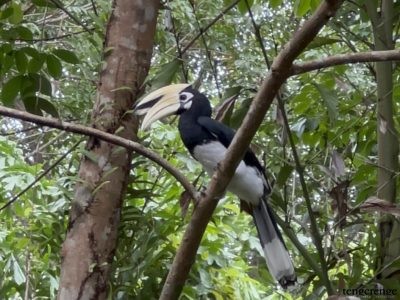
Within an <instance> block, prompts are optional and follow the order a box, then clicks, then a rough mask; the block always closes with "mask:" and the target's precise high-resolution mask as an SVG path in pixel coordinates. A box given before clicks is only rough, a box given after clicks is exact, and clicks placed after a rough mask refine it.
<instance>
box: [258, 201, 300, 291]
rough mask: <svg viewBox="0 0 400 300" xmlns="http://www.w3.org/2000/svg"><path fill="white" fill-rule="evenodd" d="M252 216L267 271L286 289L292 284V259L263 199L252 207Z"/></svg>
mask: <svg viewBox="0 0 400 300" xmlns="http://www.w3.org/2000/svg"><path fill="white" fill-rule="evenodd" d="M253 218H254V223H255V224H256V227H257V231H258V236H259V238H260V242H261V246H262V248H263V250H264V256H265V260H266V261H267V266H268V269H269V272H270V273H271V275H272V276H273V277H274V278H275V279H276V280H278V281H279V283H280V284H281V286H282V287H283V288H285V289H286V288H287V287H288V286H290V285H294V284H295V282H296V273H295V271H294V267H293V263H292V260H291V258H290V256H289V252H288V250H287V249H286V246H285V243H284V242H283V239H282V235H281V233H280V231H279V228H278V226H277V224H276V221H275V218H274V216H273V214H272V212H271V208H270V207H269V205H268V203H266V201H264V200H263V199H262V200H261V201H260V204H259V205H258V206H255V207H253Z"/></svg>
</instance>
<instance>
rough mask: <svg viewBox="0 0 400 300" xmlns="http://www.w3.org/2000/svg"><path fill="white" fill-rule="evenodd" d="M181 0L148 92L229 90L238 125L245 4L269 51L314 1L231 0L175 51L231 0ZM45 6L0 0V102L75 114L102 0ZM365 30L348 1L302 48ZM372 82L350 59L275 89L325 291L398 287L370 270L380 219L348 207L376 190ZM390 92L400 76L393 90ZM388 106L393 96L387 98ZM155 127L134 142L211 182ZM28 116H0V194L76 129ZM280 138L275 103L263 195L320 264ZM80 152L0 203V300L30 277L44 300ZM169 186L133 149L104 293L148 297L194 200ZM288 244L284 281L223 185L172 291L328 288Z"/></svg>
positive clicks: (328, 49)
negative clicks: (270, 184) (288, 285)
mask: <svg viewBox="0 0 400 300" xmlns="http://www.w3.org/2000/svg"><path fill="white" fill-rule="evenodd" d="M192 2H193V5H191V3H190V1H183V0H175V1H170V2H169V1H167V2H166V3H165V6H166V7H165V8H164V9H162V10H161V12H160V16H159V24H158V31H157V36H156V45H155V50H154V57H153V67H152V69H151V71H150V76H149V79H148V80H147V82H146V85H147V89H148V90H150V89H155V88H157V87H160V86H162V85H165V84H169V83H171V82H183V81H188V82H195V83H196V84H200V90H202V91H203V92H205V93H206V94H207V95H208V97H210V99H211V100H212V102H213V104H214V107H218V106H219V105H220V104H222V103H223V102H224V100H226V99H227V98H229V97H231V96H233V95H235V96H238V97H237V98H236V100H235V101H234V104H235V105H234V106H232V107H231V108H232V111H231V112H230V113H229V114H227V118H226V119H225V120H224V122H226V123H227V124H229V125H230V126H232V127H235V128H237V127H239V126H240V124H241V122H242V120H243V117H244V115H245V113H246V112H247V109H248V107H249V105H250V102H251V99H252V97H253V96H254V94H255V91H256V90H257V88H258V86H259V85H260V83H261V81H262V79H263V78H264V76H265V74H266V70H267V64H266V62H265V58H264V57H263V53H262V49H261V48H260V45H259V41H258V40H257V38H256V36H255V35H254V27H253V24H252V20H251V18H250V15H249V12H248V9H249V7H250V8H251V12H252V14H253V15H254V20H255V22H256V23H257V24H258V29H259V30H260V34H261V36H262V38H263V40H262V41H263V44H264V45H265V48H266V54H267V56H268V59H269V60H270V61H272V60H273V58H274V57H275V56H276V54H277V52H278V51H279V50H280V49H281V48H282V47H283V45H284V44H285V43H286V42H287V41H288V39H289V38H290V36H291V33H292V32H294V31H295V30H296V29H297V27H298V26H299V25H300V24H301V21H302V18H306V17H308V16H309V14H310V13H311V12H312V11H314V10H315V9H316V7H317V6H318V4H319V2H320V1H317V0H293V1H282V0H269V1H261V0H254V1H240V2H239V4H238V5H237V7H235V8H233V9H232V10H230V11H229V12H227V13H226V14H224V16H223V17H222V18H221V19H220V20H219V21H217V22H216V23H215V24H214V25H213V26H211V28H210V29H209V30H208V31H207V32H205V33H204V34H203V38H199V39H197V40H196V41H195V42H194V44H193V45H192V46H191V47H190V48H189V49H187V51H186V52H184V53H182V50H183V49H184V48H185V45H187V44H188V43H189V42H190V41H191V40H192V38H194V36H195V35H196V34H197V33H198V32H200V28H205V26H206V25H207V24H209V22H211V20H212V19H213V18H214V17H215V16H217V15H218V14H219V13H220V12H221V11H222V9H223V8H224V7H226V6H227V5H228V4H229V3H230V2H231V1H222V0H218V1H210V0H201V1H192ZM246 2H247V4H246ZM54 3H58V2H53V1H47V0H33V1H30V2H25V1H14V0H13V1H0V9H1V11H0V25H1V26H0V40H1V43H0V44H1V45H0V83H1V95H0V97H1V98H0V99H1V102H2V103H3V104H4V105H7V106H15V107H18V108H21V109H25V110H27V111H29V112H33V113H36V114H44V115H48V114H50V115H52V116H54V117H60V118H62V119H73V120H76V121H77V122H79V123H86V122H87V120H88V116H89V115H90V111H91V107H92V103H93V98H94V94H95V90H96V81H97V78H98V71H99V70H100V66H101V57H102V52H101V49H102V44H103V38H104V36H103V31H104V28H105V24H106V21H107V17H108V14H109V12H110V7H109V1H103V0H101V1H95V3H94V4H93V5H94V6H92V3H91V2H90V1H63V3H62V5H61V7H62V8H64V9H65V10H67V11H68V12H70V13H71V14H73V15H74V16H75V17H76V18H77V19H78V20H82V21H81V22H82V24H79V23H78V24H77V23H76V22H75V21H74V20H72V19H71V18H70V17H68V15H67V14H66V13H65V11H63V10H62V9H60V6H56V5H54ZM398 10H399V7H398V5H397V6H396V11H397V12H398ZM83 25H84V26H83ZM85 28H89V29H90V31H89V32H88V31H87V30H86V29H85ZM371 36H372V35H371V30H370V24H369V20H368V19H367V18H366V17H365V14H364V13H363V10H362V8H360V7H357V6H355V5H354V4H353V3H350V2H348V3H346V4H345V5H344V7H343V9H342V10H341V11H340V13H339V15H338V16H337V17H336V19H335V21H334V22H331V23H330V25H329V26H328V27H327V28H325V29H324V30H323V31H322V32H321V34H320V36H319V37H318V38H317V39H316V40H315V41H314V42H313V43H312V44H311V45H310V47H309V48H308V49H307V50H306V51H305V52H304V53H303V54H302V55H301V57H299V61H307V60H310V59H316V58H322V57H326V56H328V55H334V54H339V53H347V52H353V51H365V50H369V48H370V45H372V44H373V41H372V40H371ZM397 38H398V37H397ZM397 43H398V41H397ZM398 75H399V74H398V68H397V69H396V70H395V76H398ZM375 89H376V84H375V78H374V74H373V72H372V69H371V65H369V64H360V65H352V66H337V67H334V68H329V69H323V70H319V71H316V72H310V73H305V74H302V75H299V76H296V77H293V78H292V79H291V80H289V81H288V82H287V84H286V85H285V87H284V88H283V89H282V91H281V95H282V99H283V100H284V102H285V106H286V110H287V115H288V119H289V124H290V130H291V132H292V133H293V137H294V140H295V145H296V148H297V151H298V153H299V156H300V160H301V162H302V164H303V165H304V166H305V178H306V181H307V188H308V189H309V191H310V195H311V200H312V203H313V210H314V217H315V218H317V222H318V226H319V230H320V232H321V233H322V234H323V243H324V245H325V256H326V258H327V262H328V266H329V277H330V280H331V282H332V284H333V286H334V288H335V290H336V289H340V288H343V287H349V288H354V287H358V286H360V285H362V286H372V284H374V283H376V282H379V283H381V284H383V285H384V286H385V287H392V286H395V284H397V283H396V282H394V281H390V280H386V281H385V280H377V279H376V278H375V275H376V272H377V271H375V265H374V260H375V257H376V255H377V254H376V244H377V238H378V232H377V228H376V216H375V215H373V214H370V213H368V214H360V213H359V212H358V211H357V209H356V208H357V207H358V205H360V204H362V203H363V202H364V201H365V200H366V199H368V198H369V197H370V196H373V195H375V193H376V189H377V187H376V185H377V181H376V173H377V146H376V145H377V141H376V130H377V124H376V121H375V118H376V116H375V109H376V99H375V92H376V90H375ZM399 91H400V85H399V84H398V83H396V85H395V90H394V94H395V96H398V95H399V93H400V92H399ZM222 95H225V96H222ZM396 106H397V109H399V107H398V106H399V103H398V101H397V103H396ZM399 121H400V119H399V118H398V119H397V120H396V122H397V124H396V126H397V128H398V127H399ZM155 126H157V127H156V128H155V130H152V133H151V136H149V135H146V134H145V133H139V135H140V136H141V138H142V141H143V143H144V144H146V145H149V147H150V148H151V149H153V150H154V151H157V152H158V153H159V154H161V155H162V156H163V157H166V158H168V160H169V161H170V162H171V163H172V164H174V165H175V166H177V167H178V168H179V169H181V170H182V172H184V173H185V174H187V176H188V178H190V180H192V181H193V182H196V183H197V187H198V188H201V187H202V186H204V185H206V183H207V181H208V179H207V177H206V176H205V175H204V174H202V171H201V169H200V167H199V165H198V164H197V163H196V162H195V161H193V160H192V159H191V158H190V156H189V154H188V153H187V152H186V150H185V149H184V147H183V145H182V143H181V141H180V138H179V135H178V133H177V130H176V126H175V123H174V122H173V121H171V120H168V121H167V122H166V123H165V124H161V123H159V124H157V125H155ZM31 127H32V125H30V124H26V123H22V122H17V121H13V120H10V119H1V121H0V131H1V134H2V136H3V137H0V153H1V154H0V204H1V205H2V204H5V203H6V202H7V201H9V200H10V199H11V198H12V197H13V196H14V195H16V194H17V193H18V192H20V191H21V190H22V189H23V188H24V187H25V186H27V185H28V184H29V183H31V182H32V181H34V180H35V177H37V175H38V174H39V173H40V172H41V171H43V170H44V169H46V168H47V167H48V166H49V165H50V164H51V162H52V161H54V160H56V159H57V157H58V156H59V155H60V153H61V152H66V151H68V149H69V148H70V147H71V145H72V143H73V140H74V139H76V137H74V136H71V135H68V134H60V133H59V132H56V131H54V130H45V129H41V128H31ZM15 131H17V133H14V134H10V133H13V132H15ZM287 138H288V132H287V128H285V127H284V126H283V120H282V115H281V113H280V112H279V110H278V108H277V106H276V105H274V106H273V107H272V109H271V110H270V112H269V113H268V114H267V116H266V118H265V122H264V123H263V125H262V126H261V128H260V130H259V132H258V134H257V136H256V138H255V139H254V141H253V142H254V145H253V147H254V150H255V151H256V152H257V154H258V156H259V157H260V158H263V161H264V163H265V165H266V167H267V169H268V175H269V176H270V177H271V178H274V179H275V185H274V191H273V195H272V197H271V202H272V204H273V206H274V208H275V209H276V210H277V212H278V215H279V216H280V217H281V218H282V219H283V220H284V222H286V224H289V225H290V227H291V228H292V229H293V231H294V233H295V238H296V239H297V240H298V241H299V242H300V243H301V244H302V245H303V246H304V247H305V249H306V250H307V252H308V253H309V255H310V257H311V258H312V259H313V260H315V261H317V262H318V261H319V258H318V255H317V252H316V249H315V245H314V242H313V240H312V237H311V234H310V230H309V222H310V215H309V214H308V211H307V209H306V206H305V205H304V194H303V190H302V188H301V185H300V182H299V177H298V175H296V174H297V173H296V171H295V164H294V159H293V154H292V152H291V150H290V147H289V146H288V140H287ZM84 151H85V150H83V149H81V151H80V152H79V151H76V152H74V153H73V154H71V155H69V156H68V159H66V160H64V161H63V162H62V163H61V164H60V165H58V166H57V168H55V169H53V170H52V171H51V172H50V173H49V175H48V176H46V177H45V178H43V179H42V180H41V181H40V182H38V183H36V185H35V186H34V187H32V188H30V189H29V190H28V191H27V192H26V193H24V194H23V195H21V196H20V197H19V198H18V200H17V201H16V202H15V203H13V204H12V205H11V206H10V207H9V208H7V209H6V210H3V211H1V212H0V215H1V218H2V225H1V226H0V278H1V279H0V298H1V299H9V298H16V299H18V298H22V297H23V295H24V293H25V290H26V289H27V293H28V294H29V295H31V297H32V298H35V297H36V298H39V297H40V298H43V299H50V298H54V295H55V292H56V289H57V285H58V283H57V282H58V276H59V267H58V266H59V262H60V245H61V242H62V240H63V237H64V234H65V232H66V222H67V212H68V208H69V205H70V202H71V199H72V198H73V184H74V182H75V181H76V172H77V166H78V163H79V153H81V152H82V153H83V152H84ZM344 182H349V184H348V186H347V188H346V189H339V188H338V187H343V186H344V185H343V183H344ZM341 184H342V185H341ZM181 193H182V188H181V186H179V185H178V184H177V182H176V181H175V180H174V179H173V178H172V177H171V176H170V175H169V174H167V173H166V172H165V170H163V169H161V168H160V167H159V166H157V165H154V163H152V162H149V161H147V160H145V159H144V158H143V157H140V156H136V157H135V158H134V160H133V163H132V170H131V173H130V184H129V186H128V190H127V192H126V197H125V202H124V208H123V211H122V217H121V228H120V233H119V246H118V249H117V253H116V256H115V261H114V264H113V276H112V278H111V283H110V297H111V298H113V299H128V298H129V299H131V298H134V297H136V298H137V299H152V298H155V297H157V295H159V293H160V290H161V287H162V284H163V281H164V280H165V277H166V274H167V272H168V269H169V265H170V263H171V260H172V258H173V256H174V254H175V252H176V249H177V247H178V245H179V243H180V239H181V236H182V233H183V229H184V227H185V224H186V223H187V221H188V219H189V218H190V210H189V212H188V214H187V216H186V217H184V218H182V216H181V211H180V206H179V198H180V196H181ZM339 205H345V207H346V209H345V215H340V214H339V213H338V212H336V207H338V206H339ZM341 219H344V220H345V222H344V223H343V222H341V221H342V220H341ZM339 224H341V225H340V226H339ZM287 245H288V248H289V251H290V252H291V253H292V254H293V258H294V261H295V265H296V266H297V270H296V271H297V273H298V275H299V283H300V284H299V286H298V287H297V289H296V290H295V291H293V293H292V294H289V293H287V292H284V291H282V290H281V289H279V288H278V287H277V286H276V284H275V283H274V281H273V279H272V278H271V276H270V275H269V273H268V270H267V268H266V265H265V262H264V261H263V259H262V255H261V249H260V246H259V243H258V240H257V235H256V232H255V229H254V226H253V225H252V220H251V219H250V218H249V217H248V216H247V215H245V214H244V213H241V212H240V209H239V204H238V200H237V199H236V198H235V197H234V196H232V195H230V194H227V195H226V197H225V198H224V199H223V200H222V201H221V204H220V205H219V206H218V208H217V211H216V212H215V214H214V217H213V219H212V222H211V223H210V224H209V226H208V229H207V232H206V235H205V237H204V238H203V241H202V244H201V247H200V249H199V251H198V254H197V259H196V263H195V266H194V268H193V269H192V271H191V275H190V279H189V280H188V282H187V284H186V286H185V288H184V291H183V295H182V298H183V299H198V298H202V299H203V298H204V299H208V298H211V299H261V298H262V299H265V298H267V299H278V298H281V297H285V299H292V298H293V299H300V298H307V299H321V298H322V297H323V296H324V295H326V290H325V287H324V286H323V282H322V281H321V280H320V278H319V277H318V276H317V275H316V273H315V270H313V269H312V267H311V266H310V265H309V264H308V263H307V260H306V259H305V258H304V257H303V256H302V255H300V252H299V251H298V249H297V248H296V246H295V243H292V242H291V241H289V239H287Z"/></svg>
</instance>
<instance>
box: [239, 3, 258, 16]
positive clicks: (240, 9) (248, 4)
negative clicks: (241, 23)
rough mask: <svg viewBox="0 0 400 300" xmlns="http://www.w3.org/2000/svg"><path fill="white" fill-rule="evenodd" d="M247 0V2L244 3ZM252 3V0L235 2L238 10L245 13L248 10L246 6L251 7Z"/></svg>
mask: <svg viewBox="0 0 400 300" xmlns="http://www.w3.org/2000/svg"><path fill="white" fill-rule="evenodd" d="M246 2H247V3H246ZM253 3H254V0H241V1H240V2H239V3H238V4H237V8H238V10H239V12H240V13H241V14H243V15H244V14H246V13H247V12H248V10H249V9H248V8H249V7H250V8H251V7H252V6H253Z"/></svg>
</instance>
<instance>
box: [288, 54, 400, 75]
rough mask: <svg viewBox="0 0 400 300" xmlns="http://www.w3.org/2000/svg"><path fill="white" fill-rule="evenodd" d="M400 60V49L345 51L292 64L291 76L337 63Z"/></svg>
mask: <svg viewBox="0 0 400 300" xmlns="http://www.w3.org/2000/svg"><path fill="white" fill-rule="evenodd" d="M390 60H400V50H384V51H368V52H359V53H346V54H340V55H333V56H328V57H325V58H321V59H316V60H311V61H306V62H303V63H298V64H293V66H292V68H291V70H290V72H291V74H290V75H291V76H293V75H299V74H303V73H306V72H310V71H315V70H319V69H323V68H329V67H333V66H337V65H344V64H354V63H362V62H372V61H390Z"/></svg>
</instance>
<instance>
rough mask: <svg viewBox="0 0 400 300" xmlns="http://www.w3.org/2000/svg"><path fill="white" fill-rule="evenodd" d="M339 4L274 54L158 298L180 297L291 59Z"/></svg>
mask: <svg viewBox="0 0 400 300" xmlns="http://www.w3.org/2000/svg"><path fill="white" fill-rule="evenodd" d="M342 3H343V0H335V1H334V0H329V1H324V2H322V4H321V5H320V6H319V8H318V9H317V11H316V12H315V13H314V14H313V15H312V16H311V17H310V19H309V20H307V21H306V22H304V24H303V27H302V28H301V29H299V30H298V31H297V32H296V33H295V34H294V36H293V37H292V39H291V40H290V41H289V43H287V44H286V46H285V48H284V49H283V50H282V51H281V52H280V53H279V55H278V56H277V57H276V59H275V61H274V63H273V64H272V67H271V70H270V71H269V72H268V74H267V77H266V78H265V80H264V82H263V84H262V86H261V87H260V89H259V91H258V93H257V95H256V96H255V98H254V100H253V102H252V104H251V106H250V108H249V111H248V112H247V114H246V117H245V119H244V121H243V123H242V125H241V126H240V128H239V130H238V131H237V133H236V135H235V137H234V139H233V141H232V143H231V145H230V146H229V148H228V151H227V153H226V155H225V158H224V159H223V161H222V162H221V163H220V164H219V166H218V168H217V170H216V171H215V172H214V175H213V176H212V178H211V181H210V183H209V185H208V188H207V190H206V192H204V193H202V195H201V197H200V199H199V201H198V205H197V207H196V209H195V211H194V213H193V216H192V219H191V220H190V222H189V224H188V226H187V228H186V231H185V233H184V236H183V238H182V243H181V245H180V247H179V249H178V252H177V254H176V255H175V258H174V261H173V263H172V266H171V269H170V271H169V273H168V277H167V279H166V282H165V284H164V287H163V290H162V292H161V296H160V299H162V300H166V299H177V298H178V297H179V295H180V293H181V291H182V288H183V286H184V284H185V281H186V278H187V276H188V274H189V271H190V268H191V266H192V264H193V262H194V260H195V257H196V252H197V249H198V247H199V245H200V241H201V238H202V236H203V234H204V231H205V229H206V227H207V224H208V222H209V220H210V218H211V216H212V214H213V212H214V209H215V207H216V206H217V204H218V200H219V198H220V197H221V196H222V195H223V193H224V191H225V189H226V187H227V185H228V183H229V182H230V180H231V178H232V176H233V174H234V172H235V170H236V167H237V165H238V164H239V161H240V160H241V159H242V157H243V155H244V153H245V151H246V150H247V148H248V147H249V145H250V142H251V140H252V138H253V137H254V135H255V133H256V131H257V129H258V128H259V126H260V124H261V123H262V121H263V118H264V116H265V114H266V112H267V110H268V109H269V107H270V105H271V103H272V101H273V99H274V98H275V96H276V94H277V92H278V90H279V88H280V86H281V85H282V84H283V83H284V82H285V80H286V79H287V78H288V77H289V76H290V69H291V67H292V63H293V61H294V60H295V59H296V57H297V56H298V55H300V53H301V52H303V50H304V49H305V48H306V47H307V45H308V44H309V43H310V42H311V41H312V40H313V39H314V38H315V36H316V35H317V34H318V32H319V31H320V30H321V28H322V27H323V26H324V25H325V24H326V23H327V22H328V20H329V19H330V18H331V17H333V15H334V14H335V13H336V11H337V10H338V9H339V7H340V5H341V4H342Z"/></svg>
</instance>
